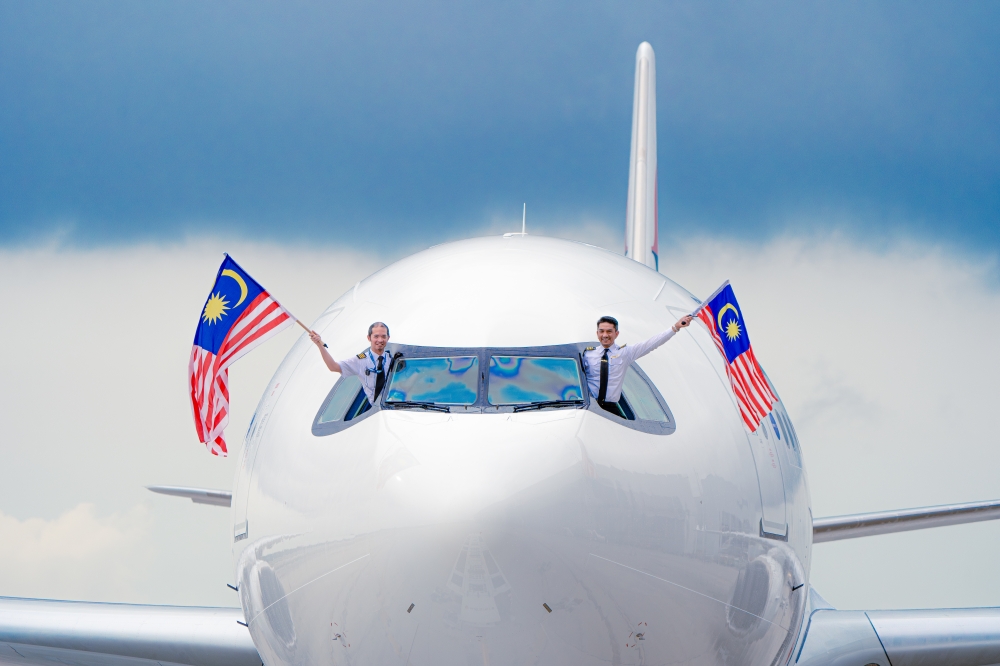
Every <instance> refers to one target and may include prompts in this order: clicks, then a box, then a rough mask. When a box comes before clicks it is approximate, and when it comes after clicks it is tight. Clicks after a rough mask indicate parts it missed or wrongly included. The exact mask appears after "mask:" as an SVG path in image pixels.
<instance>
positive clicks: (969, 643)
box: [790, 590, 1000, 666]
mask: <svg viewBox="0 0 1000 666" xmlns="http://www.w3.org/2000/svg"><path fill="white" fill-rule="evenodd" d="M817 602H819V603H817ZM810 605H811V607H812V609H811V612H810V614H809V617H808V618H807V619H806V624H805V631H804V632H803V634H802V637H801V638H800V640H799V643H798V645H796V647H795V650H794V653H793V654H792V659H791V660H790V665H791V666H848V665H850V666H855V665H869V666H870V665H871V664H876V665H877V666H989V665H991V664H1000V608H954V609H940V610H897V611H838V610H833V609H832V608H830V607H829V604H827V603H826V602H824V601H823V599H822V597H820V596H819V595H818V594H816V592H815V591H814V590H812V591H811V592H810Z"/></svg>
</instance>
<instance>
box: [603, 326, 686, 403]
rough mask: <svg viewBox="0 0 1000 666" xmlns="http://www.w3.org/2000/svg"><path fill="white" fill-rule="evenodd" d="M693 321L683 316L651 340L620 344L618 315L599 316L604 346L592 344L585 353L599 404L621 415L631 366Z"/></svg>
mask: <svg viewBox="0 0 1000 666" xmlns="http://www.w3.org/2000/svg"><path fill="white" fill-rule="evenodd" d="M691 321H692V317H691V316H690V315H687V316H684V317H681V318H680V319H679V320H678V321H677V323H676V324H674V325H673V326H671V327H670V328H668V329H667V330H665V331H664V332H662V333H658V334H657V335H654V336H653V337H651V338H650V339H649V340H644V341H643V342H639V343H637V344H633V345H622V346H620V347H619V346H618V345H617V344H616V343H615V340H616V339H618V320H617V319H615V318H614V317H601V318H600V319H598V320H597V339H598V341H599V342H600V343H601V346H599V347H588V348H587V349H586V351H584V353H583V369H584V370H586V371H587V384H588V386H590V394H591V395H592V396H594V397H595V398H596V399H597V404H599V405H600V406H601V407H603V408H604V409H605V410H607V411H609V412H611V413H612V414H614V415H616V416H620V415H621V414H620V413H619V411H618V406H617V403H618V400H619V399H620V398H621V395H622V383H623V382H624V381H625V371H626V370H628V366H629V365H631V364H632V362H633V361H635V360H637V359H639V358H642V357H643V356H645V355H646V354H648V353H649V352H651V351H653V350H654V349H656V348H657V347H659V346H660V345H662V344H663V343H664V342H666V341H667V340H669V339H670V338H672V337H674V335H676V333H677V331H679V330H681V329H682V328H684V327H686V326H688V325H689V324H690V323H691Z"/></svg>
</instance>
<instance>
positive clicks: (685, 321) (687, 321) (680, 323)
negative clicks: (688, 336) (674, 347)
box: [674, 315, 694, 333]
mask: <svg viewBox="0 0 1000 666" xmlns="http://www.w3.org/2000/svg"><path fill="white" fill-rule="evenodd" d="M692 321H694V317H692V316H691V315H684V316H683V317H681V318H680V319H678V320H677V323H676V324H674V332H675V333H676V332H677V331H679V330H681V329H682V328H687V327H688V326H690V325H691V322H692Z"/></svg>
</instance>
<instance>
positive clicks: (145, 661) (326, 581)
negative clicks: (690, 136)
mask: <svg viewBox="0 0 1000 666" xmlns="http://www.w3.org/2000/svg"><path fill="white" fill-rule="evenodd" d="M655 76H656V66H655V55H654V53H653V49H652V47H651V46H650V45H649V44H648V43H645V42H644V43H642V44H641V45H640V46H639V48H638V51H637V53H636V73H635V92H634V98H633V119H632V147H631V157H630V171H629V189H628V204H627V211H626V238H625V253H624V255H621V254H618V253H616V252H611V251H608V250H604V249H601V248H598V247H594V246H591V245H587V244H584V243H577V242H571V241H565V240H559V239H555V238H545V237H541V236H535V235H531V234H528V233H527V231H526V229H525V227H524V225H523V222H522V230H521V232H513V233H508V234H504V235H503V236H497V237H488V238H473V239H469V240H463V241H457V242H452V243H446V244H443V245H438V246H435V247H432V248H429V249H427V250H424V251H422V252H418V253H416V254H415V255H412V256H410V257H407V258H405V259H402V260H401V261H398V262H396V263H394V264H392V265H390V266H387V267H386V268H383V269H381V270H380V271H378V272H376V273H375V274H373V275H371V276H369V277H368V278H365V279H364V280H361V281H359V282H358V283H357V284H355V285H354V287H353V288H352V289H350V290H349V291H348V292H347V293H346V294H344V295H342V296H341V297H340V298H338V299H337V300H336V301H334V302H333V304H332V305H330V307H329V308H327V310H326V311H325V312H323V314H322V315H320V317H319V318H318V319H317V320H316V322H315V323H314V325H313V329H314V330H316V331H317V332H319V333H320V334H322V336H323V338H324V340H325V341H326V343H327V344H328V345H329V348H330V351H331V353H332V354H333V355H334V356H335V357H337V358H347V357H349V356H350V355H352V354H356V353H358V352H359V351H363V345H361V344H359V342H360V341H361V339H362V337H361V336H359V332H363V331H364V330H365V329H366V327H367V326H368V325H369V324H370V323H371V322H373V321H386V322H389V325H390V327H391V339H390V344H389V348H390V349H391V350H392V352H393V353H394V354H395V355H396V356H395V359H394V361H393V364H392V366H391V368H390V374H389V378H388V380H387V384H386V390H385V391H384V395H382V396H380V397H379V399H378V400H377V401H376V404H374V405H372V404H369V403H368V401H367V398H366V397H365V394H364V393H363V391H362V390H361V387H360V384H359V382H358V379H357V378H356V377H340V376H339V375H333V374H331V373H330V372H329V371H328V370H327V369H326V367H325V366H324V365H323V363H322V362H321V360H320V358H319V356H318V354H317V353H316V350H314V349H313V345H312V344H311V343H310V341H309V339H308V338H307V337H306V336H302V337H301V338H300V339H299V340H298V341H297V342H296V343H295V345H294V346H293V347H292V349H291V350H290V351H289V353H288V355H287V356H286V357H285V359H284V361H283V362H282V363H281V365H280V366H279V367H278V368H277V370H276V372H275V374H274V376H273V378H272V379H271V381H270V383H269V384H268V386H267V388H266V390H265V392H264V394H263V396H262V397H261V399H260V402H259V404H258V406H257V409H256V412H255V413H254V417H253V420H252V421H251V425H250V427H249V429H248V431H247V434H246V438H245V441H244V444H243V447H242V451H241V454H240V462H239V466H238V471H237V473H236V478H235V481H234V488H233V490H232V492H229V491H225V490H206V489H199V488H186V487H176V486H153V487H150V490H153V491H155V492H160V493H165V494H168V495H174V496H179V497H187V498H189V499H191V500H192V501H194V502H197V503H205V504H211V505H218V506H228V507H229V508H230V511H231V526H232V530H233V531H232V534H231V538H232V559H233V568H234V575H235V580H236V581H237V584H236V585H235V586H233V587H234V589H235V590H236V591H237V592H238V596H239V600H240V608H238V609H237V608H232V609H224V608H195V607H176V606H143V605H131V604H106V603H85V602H65V601H49V600H36V599H13V598H2V599H0V663H3V664H22V665H24V664H39V665H50V664H65V665H70V666H76V665H79V666H97V665H104V664H109V665H116V666H155V665H156V664H159V665H160V666H169V665H170V664H186V665H190V666H257V664H266V665H267V666H292V665H296V666H298V665H305V664H311V665H315V664H345V665H346V664H378V665H382V666H384V665H389V664H399V665H401V666H405V665H409V664H413V665H422V664H427V665H430V664H434V665H436V666H443V665H451V664H455V665H466V664H476V665H478V664H483V665H484V666H498V665H501V664H524V665H529V664H546V665H552V664H557V665H558V664H566V665H573V666H587V665H591V664H593V665H597V664H668V663H670V664H675V663H676V664H706V665H708V664H727V665H736V664H740V665H758V664H759V665H761V666H786V665H794V666H821V665H823V666H826V665H830V666H835V665H836V666H840V665H850V666H875V665H878V666H935V665H939V664H940V665H944V664H948V665H967V666H976V665H985V664H996V663H1000V608H973V609H936V610H900V611H875V610H871V611H838V610H835V609H833V608H832V607H831V606H830V604H828V603H827V602H826V601H824V599H823V598H822V596H820V594H819V593H818V592H817V591H816V590H815V589H813V588H812V586H811V585H810V582H809V572H810V562H811V554H812V547H813V544H817V543H824V542H828V541H834V540H839V539H849V538H856V537H862V536H871V535H877V534H886V533H891V532H899V531H905V530H913V529H925V528H931V527H937V526H942V525H954V524H959V523H968V522H975V521H980V520H994V519H997V518H1000V500H996V501H988V502H976V503H968V504H956V505H948V506H938V507H924V508H916V509H906V510H899V511H885V512H879V513H871V514H861V515H853V516H838V517H828V518H813V516H812V510H811V501H810V496H809V488H808V481H807V475H806V469H805V463H804V458H803V450H802V449H803V447H802V443H801V442H800V441H799V438H798V434H797V433H796V431H795V428H794V426H793V424H792V422H791V419H790V417H789V415H788V412H787V410H786V409H785V405H784V403H783V402H782V401H780V400H779V402H778V403H777V404H776V405H775V406H774V408H773V410H772V411H771V413H770V414H769V416H768V417H767V418H766V419H765V420H764V422H763V423H762V424H761V425H760V426H759V427H758V428H757V430H756V431H755V432H749V431H748V430H747V428H746V427H745V426H744V424H743V422H742V419H741V418H740V415H739V411H738V408H737V406H736V403H735V399H734V396H733V394H732V390H731V388H730V385H729V382H728V380H727V378H726V373H725V367H724V360H723V359H722V357H721V355H720V354H719V353H718V351H717V350H716V349H715V347H714V344H713V342H712V339H711V337H710V335H709V333H708V332H707V331H706V330H705V329H704V328H702V327H699V326H697V325H692V326H691V327H689V328H687V329H685V330H684V331H682V332H681V333H679V334H678V335H676V336H675V337H674V339H672V340H670V341H669V342H668V343H667V344H665V345H664V346H662V347H660V348H659V349H657V350H656V351H654V352H652V353H650V354H649V355H647V356H645V357H643V358H642V359H641V360H640V361H639V362H637V363H635V364H633V366H631V368H630V370H629V371H628V372H627V374H626V379H625V388H624V391H623V395H622V398H621V400H620V402H619V404H618V411H617V413H616V414H611V413H608V412H607V411H605V410H604V409H601V408H600V407H599V406H598V405H597V404H596V399H595V397H594V396H592V395H590V393H589V389H588V387H587V382H586V381H585V380H584V378H583V374H582V373H583V369H582V365H581V353H582V352H583V351H584V350H585V349H586V347H587V346H588V345H592V344H593V342H592V341H590V340H589V337H588V336H589V335H592V333H591V332H592V331H593V328H592V327H593V326H594V322H595V321H596V319H597V317H598V316H600V315H603V314H609V313H613V314H614V315H615V316H616V317H618V319H619V320H620V321H621V324H622V330H623V333H624V334H626V335H627V336H628V339H632V340H641V339H643V338H645V337H649V336H651V335H653V334H655V333H658V332H659V331H662V330H664V329H665V328H666V327H668V326H670V325H672V324H673V323H674V322H675V321H676V320H677V319H678V318H679V317H681V316H683V315H684V314H687V313H688V312H690V311H691V310H692V309H693V308H694V307H696V306H697V305H698V304H700V303H701V301H700V300H699V299H698V298H696V297H695V296H694V295H693V294H691V293H690V292H688V291H687V290H685V289H684V288H682V287H681V286H680V285H678V284H677V283H675V282H673V281H672V280H670V279H669V278H667V277H665V276H664V275H663V274H662V273H660V271H659V269H660V268H661V267H660V266H659V237H658V220H657V186H656V183H657V168H656V90H655ZM362 335H363V333H362ZM397 341H398V342H397ZM626 341H627V340H626ZM775 393H776V394H777V391H776V390H775Z"/></svg>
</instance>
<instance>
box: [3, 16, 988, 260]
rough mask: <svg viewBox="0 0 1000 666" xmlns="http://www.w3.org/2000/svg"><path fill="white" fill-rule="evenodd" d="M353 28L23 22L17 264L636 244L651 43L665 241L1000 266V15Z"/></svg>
mask: <svg viewBox="0 0 1000 666" xmlns="http://www.w3.org/2000/svg"><path fill="white" fill-rule="evenodd" d="M332 4H333V3H325V2H324V3H319V2H317V3H298V2H281V3H277V2H275V3H260V2H249V1H243V2H232V3H229V2H210V3H205V2H201V1H198V2H190V1H185V0H170V1H169V2H157V1H148V2H142V3H137V2H65V3H62V2H45V3H30V2H17V1H13V0H2V1H0V243H4V244H11V243H15V244H19V243H23V242H31V241H33V240H34V239H38V238H40V237H46V236H47V235H50V234H52V233H53V232H54V231H55V230H59V229H62V230H68V231H69V235H68V238H69V239H70V241H71V242H75V243H82V244H104V243H119V242H132V241H135V240H161V239H162V240H170V239H174V238H178V237H181V236H183V235H184V234H187V233H192V232H193V233H201V232H209V233H224V234H238V235H242V236H246V237H258V238H259V237H263V238H268V239H295V240H301V239H303V238H317V239H321V240H322V241H324V242H338V241H341V242H348V243H351V244H357V243H363V242H365V240H366V239H369V238H372V237H374V236H379V235H382V234H381V233H380V232H382V231H384V232H387V234H388V236H389V237H391V238H392V239H393V240H392V241H391V242H392V243H394V244H395V243H397V242H402V243H409V242H412V241H413V239H417V238H422V239H427V238H429V239H430V240H434V239H435V238H437V237H442V238H443V237H451V236H454V235H456V234H458V235H461V232H462V230H463V229H476V228H479V227H482V226H483V225H485V224H486V223H488V221H489V220H490V219H491V218H492V217H494V216H496V215H504V216H508V217H510V218H511V219H515V218H517V217H518V216H519V213H520V206H521V202H522V201H527V202H528V204H529V208H530V209H531V212H532V218H533V219H534V220H539V221H544V220H559V221H561V222H563V223H568V222H572V221H573V220H577V219H583V218H588V219H599V220H605V221H606V222H607V223H608V224H614V225H618V224H623V219H624V204H625V190H626V186H627V179H628V152H629V131H630V123H631V105H632V83H633V67H634V57H635V49H636V47H637V46H638V43H639V42H640V41H642V40H644V39H645V40H648V41H650V42H651V43H652V44H653V47H654V48H655V49H656V54H657V68H658V80H657V86H658V107H659V109H658V110H659V115H658V135H659V160H660V220H661V230H663V231H666V230H667V229H670V233H677V234H693V233H700V232H709V233H733V234H737V235H739V236H741V237H751V236H755V235H767V234H770V233H774V232H776V231H781V230H785V229H788V228H791V229H793V230H801V229H802V228H804V227H805V228H808V230H810V231H814V230H822V229H824V228H827V227H830V228H840V227H846V228H852V229H855V230H858V231H861V232H863V233H865V234H872V235H873V236H878V235H886V234H892V233H896V232H900V231H902V232H905V233H914V234H918V235H928V236H931V237H933V238H940V239H944V240H948V241H951V242H958V243H960V244H969V245H974V246H977V247H980V248H983V247H985V248H993V249H1000V219H998V218H1000V86H998V85H997V82H998V81H1000V4H998V3H995V2H983V3H980V2H971V1H969V2H962V3H925V2H893V3H887V2H861V3H854V2H830V3H823V4H812V3H801V2H795V3H753V4H752V6H751V4H749V3H712V2H693V3H662V2H656V3H644V2H632V3H618V2H615V3H612V2H579V1H577V2H565V3H557V2H547V3H528V2H509V3H459V2H440V1H435V0H429V1H427V2H423V3H396V2H383V3H377V4H376V3H366V6H364V7H360V6H359V7H349V6H343V7H341V6H337V7H334V6H331V5H332ZM337 4H339V5H347V4H349V3H337ZM359 4H360V3H359ZM626 4H627V6H625V5H626Z"/></svg>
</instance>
